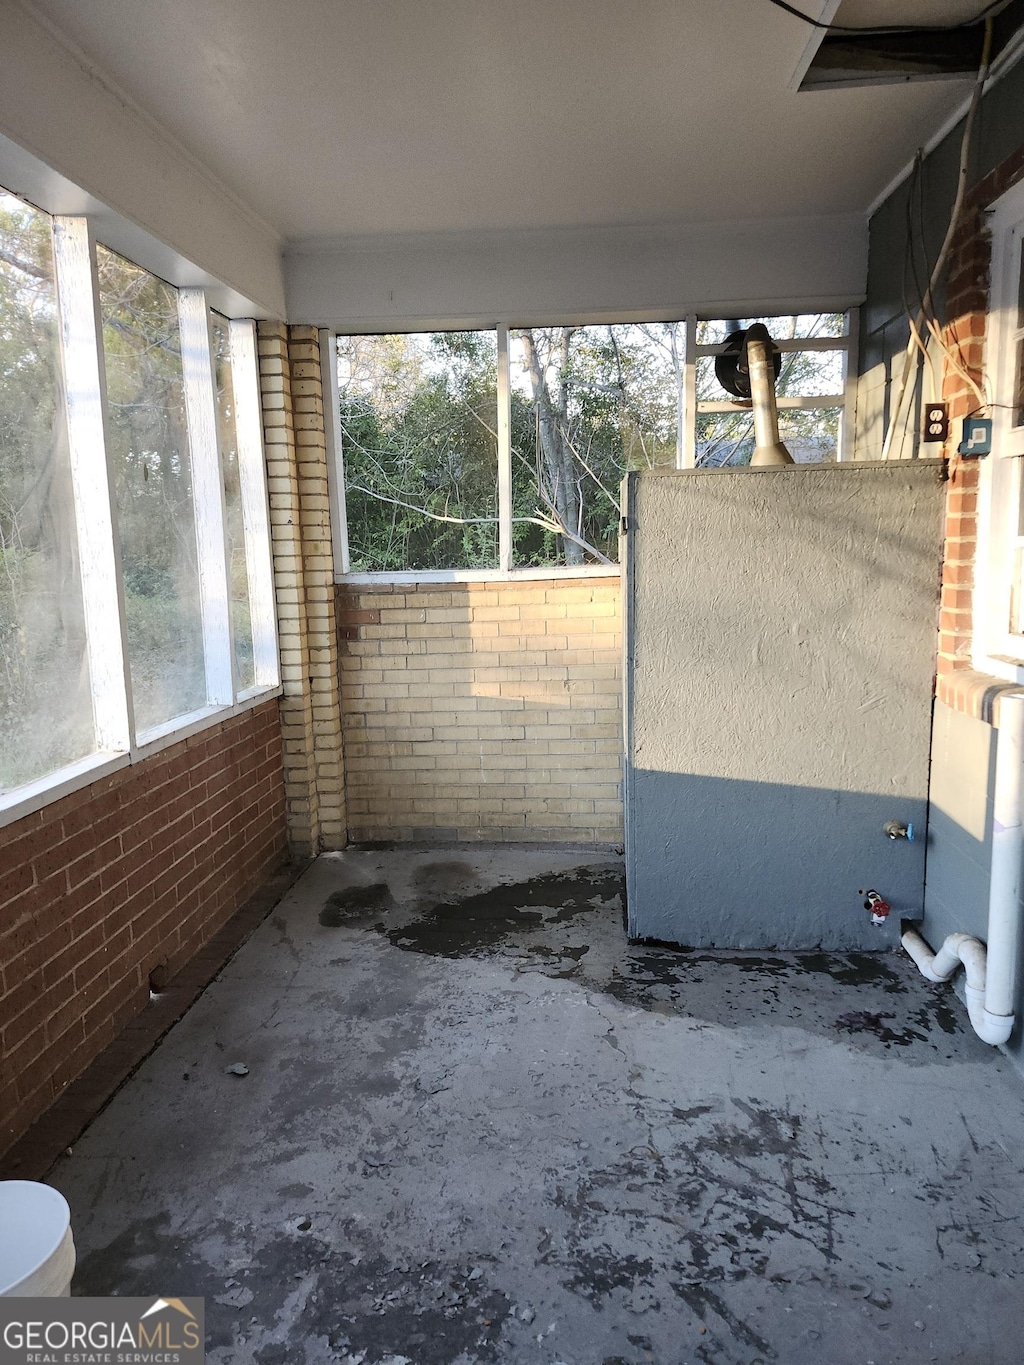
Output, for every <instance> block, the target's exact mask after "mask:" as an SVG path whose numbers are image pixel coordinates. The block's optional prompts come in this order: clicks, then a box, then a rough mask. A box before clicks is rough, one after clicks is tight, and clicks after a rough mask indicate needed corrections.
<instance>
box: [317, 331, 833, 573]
mask: <svg viewBox="0 0 1024 1365" xmlns="http://www.w3.org/2000/svg"><path fill="white" fill-rule="evenodd" d="M800 311H801V310H799V309H796V310H794V309H791V308H789V309H787V308H785V307H782V306H780V307H779V309H778V311H777V314H776V315H777V316H780V317H781V316H786V317H788V316H797V315H799V313H800ZM803 311H815V312H820V311H823V310H820V309H815V310H803ZM828 311H835V312H840V311H843V312H844V313H845V316H846V331H845V332H844V334H843V335H842V336H838V337H796V338H793V339H788V338H787V339H786V340H782V341H778V342H776V343H775V344H776V345H777V346H778V348H779V350H780V351H782V352H784V353H788V352H790V351H840V352H842V354H843V389H842V392H841V393H837V394H821V395H818V394H816V395H814V396H813V397H792V398H786V397H780V398H779V399H778V400H777V401H778V406H779V409H780V411H784V410H787V409H791V408H801V409H814V408H841V409H842V410H843V417H842V420H841V422H840V429H839V448H838V451H837V459H839V460H843V459H849V458H851V456H852V452H853V442H854V419H855V416H856V373H855V369H856V367H855V366H854V365H852V364H851V363H850V361H851V357H855V356H856V354H857V336H858V330H857V329H858V322H859V310H858V309H857V308H847V309H845V310H840V309H835V310H828ZM761 313H762V316H765V317H768V316H772V315H773V314H772V313H771V312H770V310H769V309H768V307H767V306H765V308H764V309H762V310H761ZM705 316H707V317H709V318H710V317H711V315H710V314H708V315H704V314H700V315H698V314H696V313H688V314H686V315H685V316H683V317H679V318H664V317H651V318H646V319H643V320H644V321H648V322H683V323H684V324H685V328H686V333H685V335H686V344H685V354H684V361H683V394H682V407H683V411H682V413H681V414H680V420H681V423H682V428H683V441H682V444H681V446H680V451H679V459H678V461H677V467H678V468H679V469H692V468H694V467H695V465H696V431H697V428H696V416H697V414H698V413H706V412H749V410H750V408H749V404H745V403H739V402H735V401H731V400H722V401H720V402H717V401H716V402H706V401H701V402H697V379H696V376H697V357H698V356H706V355H718V354H719V353H720V352H721V351H723V350H724V349H725V348H724V346H723V345H722V344H721V343H717V344H709V343H704V342H702V343H700V344H698V342H697V323H698V320H701V319H703V318H704V317H705ZM713 320H718V318H717V315H715V318H714V319H713ZM636 321H638V319H637V317H636V316H635V315H630V316H629V317H622V318H619V317H614V316H612V317H609V318H608V319H606V320H605V321H603V322H599V323H594V322H592V321H591V322H589V323H587V324H581V325H586V326H614V325H615V324H616V323H619V322H621V323H623V324H626V323H630V322H636ZM565 325H570V324H569V323H566V324H565ZM528 326H530V324H529V323H526V322H514V323H510V322H499V323H497V324H490V325H487V324H484V323H480V324H477V325H474V326H473V327H469V326H467V327H466V328H465V329H463V330H466V331H493V332H495V333H496V336H497V353H498V358H497V390H498V413H497V421H498V425H497V431H498V474H497V477H498V567H497V568H494V569H407V570H392V571H390V572H386V571H385V572H371V573H353V572H352V571H351V567H350V565H351V560H350V558H349V546H348V519H347V515H346V509H345V463H344V449H343V443H342V434H341V411H340V402H339V397H340V396H339V391H338V364H337V339H338V336H339V335H343V334H342V333H339V332H338V331H337V330H328V329H326V328H325V329H323V330H321V332H320V365H321V377H322V380H323V390H324V409H325V414H326V413H327V412H329V413H330V418H329V419H327V418H326V417H325V426H326V428H327V454H328V461H327V469H328V484H329V488H330V502H331V525H332V528H333V549H334V563H335V576H334V577H335V582H336V583H347V584H352V585H353V586H368V585H371V584H374V583H382V584H383V583H394V584H402V583H408V584H414V583H495V582H497V583H503V582H510V581H515V582H519V581H527V582H528V581H529V580H531V579H545V578H618V577H620V576H621V574H622V565H621V564H610V565H609V564H583V565H573V566H571V567H567V566H565V565H558V564H551V565H547V566H542V567H540V568H533V567H523V568H516V567H515V566H514V565H513V563H512V441H511V421H510V392H511V384H510V374H509V344H508V338H509V331H510V330H515V329H518V328H520V327H528ZM433 330H435V331H444V330H446V329H445V328H441V327H439V328H435V329H433Z"/></svg>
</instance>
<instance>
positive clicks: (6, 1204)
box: [0, 1180, 75, 1299]
mask: <svg viewBox="0 0 1024 1365" xmlns="http://www.w3.org/2000/svg"><path fill="white" fill-rule="evenodd" d="M74 1273H75V1244H74V1242H73V1241H72V1238H71V1210H70V1209H69V1208H68V1201H67V1200H66V1199H65V1198H64V1196H63V1195H62V1194H61V1193H60V1192H59V1191H58V1190H55V1189H53V1188H52V1187H51V1186H49V1185H41V1184H38V1183H37V1182H36V1181H34V1180H0V1297H6V1298H16V1299H29V1298H45V1299H60V1298H66V1297H67V1296H68V1295H69V1294H70V1293H71V1276H72V1275H73V1274H74Z"/></svg>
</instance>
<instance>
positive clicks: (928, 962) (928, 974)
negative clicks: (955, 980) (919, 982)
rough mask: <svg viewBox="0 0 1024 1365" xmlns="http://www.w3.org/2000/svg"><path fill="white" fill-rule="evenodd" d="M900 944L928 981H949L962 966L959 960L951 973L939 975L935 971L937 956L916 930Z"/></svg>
mask: <svg viewBox="0 0 1024 1365" xmlns="http://www.w3.org/2000/svg"><path fill="white" fill-rule="evenodd" d="M900 943H901V944H902V945H903V947H904V949H905V950H906V952H907V953H908V954H909V956H910V957H911V958H912V959H913V961H914V962H915V963H916V965H917V969H918V971H919V972H920V973H921V975H922V976H923V977H924V978H925V980H926V981H936V982H939V981H948V980H949V978H950V977H951V976H952V974H953V972H954V971H956V967H957V966H959V965H960V964H959V960H958V961H957V964H956V966H954V967H953V968H952V970H951V971H949V972H947V974H946V975H945V976H939V975H937V974H936V971H935V954H934V953H933V952H932V950H931V949H930V948H929V947H928V945H927V943H925V941H924V939H923V938H922V937H921V935H920V934H919V933H918V932H917V930H916V929H908V930H907V931H906V933H905V934H904V935H903V937H902V938H901V939H900Z"/></svg>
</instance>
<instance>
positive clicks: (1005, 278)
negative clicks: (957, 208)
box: [971, 182, 1024, 683]
mask: <svg viewBox="0 0 1024 1365" xmlns="http://www.w3.org/2000/svg"><path fill="white" fill-rule="evenodd" d="M989 226H990V228H991V232H992V271H991V281H992V283H991V296H990V299H989V316H988V329H987V330H988V338H987V342H986V348H985V377H986V381H987V391H988V393H989V396H990V398H991V400H992V409H991V412H992V453H991V455H989V456H987V457H986V458H984V459H983V460H982V468H981V471H980V476H979V485H978V553H977V556H976V564H975V587H974V594H973V602H974V642H973V651H972V660H971V662H972V663H973V665H974V667H975V668H977V669H979V670H980V671H981V672H984V673H990V674H992V675H993V676H995V677H997V678H1004V679H1006V680H1007V681H1009V682H1016V683H1024V632H1022V633H1020V634H1017V633H1014V632H1013V631H1011V629H1010V601H1011V593H1012V589H1013V580H1014V575H1015V572H1016V567H1015V559H1016V555H1015V550H1016V547H1017V545H1018V544H1019V543H1020V537H1019V536H1018V527H1019V521H1018V518H1019V517H1020V516H1021V511H1020V509H1021V506H1022V501H1021V499H1022V495H1024V486H1022V479H1024V426H1020V427H1016V428H1015V427H1014V426H1013V421H1012V414H1011V409H1010V405H1011V404H1012V401H1013V391H1014V382H1015V376H1014V362H1015V358H1016V345H1015V344H1014V333H1015V332H1017V331H1019V330H1020V329H1018V328H1017V327H1016V325H1015V323H1016V316H1015V315H1016V310H1017V302H1018V289H1019V282H1020V271H1021V253H1022V247H1024V182H1021V183H1020V184H1018V185H1016V186H1014V188H1013V189H1011V190H1009V191H1008V192H1007V193H1006V194H1004V195H1003V196H1002V197H1001V198H1000V199H998V200H997V201H996V203H995V204H994V206H993V213H992V218H991V220H990V224H989Z"/></svg>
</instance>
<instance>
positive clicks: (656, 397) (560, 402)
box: [339, 314, 844, 571]
mask: <svg viewBox="0 0 1024 1365" xmlns="http://www.w3.org/2000/svg"><path fill="white" fill-rule="evenodd" d="M768 322H769V324H770V325H771V326H772V328H773V330H774V335H776V336H777V337H779V338H781V337H784V336H808V337H812V336H837V335H841V332H842V327H843V325H844V324H843V318H842V315H841V314H821V315H809V316H806V317H800V318H773V319H768ZM700 326H701V328H702V331H701V333H700V336H701V339H702V340H706V341H717V340H721V339H723V338H724V335H725V328H724V325H722V324H714V323H702V324H700ZM684 332H685V328H684V325H683V324H682V323H681V322H663V323H644V324H613V325H608V326H591V327H548V328H536V327H534V328H523V329H519V330H516V331H513V332H512V333H511V334H510V369H511V395H510V407H511V412H510V420H511V444H512V517H513V526H512V535H513V561H514V563H516V564H518V565H523V566H526V565H534V566H547V565H551V566H554V565H564V564H582V563H586V562H588V561H590V562H609V561H610V562H614V561H615V560H616V559H617V558H618V535H619V524H620V516H621V512H620V508H619V501H618V499H619V487H620V484H621V481H622V478H623V476H624V475H625V474H626V473H628V472H629V471H630V470H636V469H653V468H656V467H658V466H666V465H667V466H673V465H675V463H676V461H677V459H678V458H679V453H680V451H679V447H680V442H681V436H682V433H681V421H682V417H681V397H682V392H683V382H684V370H683V343H684ZM339 358H340V362H341V395H342V396H341V409H342V411H341V416H342V438H343V448H344V457H345V473H346V485H347V495H346V496H347V504H348V527H349V546H350V551H351V558H352V567H353V569H356V570H378V571H399V570H404V569H451V568H466V569H471V568H489V567H492V566H493V565H494V564H495V563H496V562H497V513H498V509H497V497H496V490H495V481H496V440H495V435H494V426H495V423H496V407H497V403H496V392H495V365H496V356H495V344H494V338H493V335H492V334H490V333H481V332H455V333H439V334H438V333H435V334H432V335H427V336H419V337H405V336H381V337H346V338H341V339H340V340H339ZM840 371H841V357H839V356H838V355H837V354H836V353H829V354H824V353H815V352H793V353H792V354H789V355H787V357H786V359H785V363H784V365H783V370H782V375H781V377H780V381H779V386H778V391H779V393H780V394H782V395H785V394H828V393H834V392H837V391H838V390H839V388H840V387H841V374H840ZM697 397H698V399H705V398H707V399H724V398H726V397H727V395H726V394H725V393H724V391H723V390H722V389H721V388H719V386H718V383H717V380H716V379H715V377H714V369H713V362H712V361H711V360H710V358H707V359H702V360H701V361H700V362H699V363H698V366H697ZM782 427H783V439H784V440H787V441H789V442H790V443H791V444H792V445H793V446H794V454H795V455H796V457H797V458H798V459H801V458H802V459H805V460H820V459H829V458H834V457H835V450H836V438H837V431H838V414H837V412H836V411H835V410H825V411H814V410H801V411H787V412H784V413H783V414H782ZM696 429H697V454H698V463H702V464H746V463H749V460H750V455H751V452H752V450H753V423H752V420H751V417H750V414H749V413H745V412H739V413H735V412H733V413H726V414H700V415H698V417H697V419H696Z"/></svg>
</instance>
